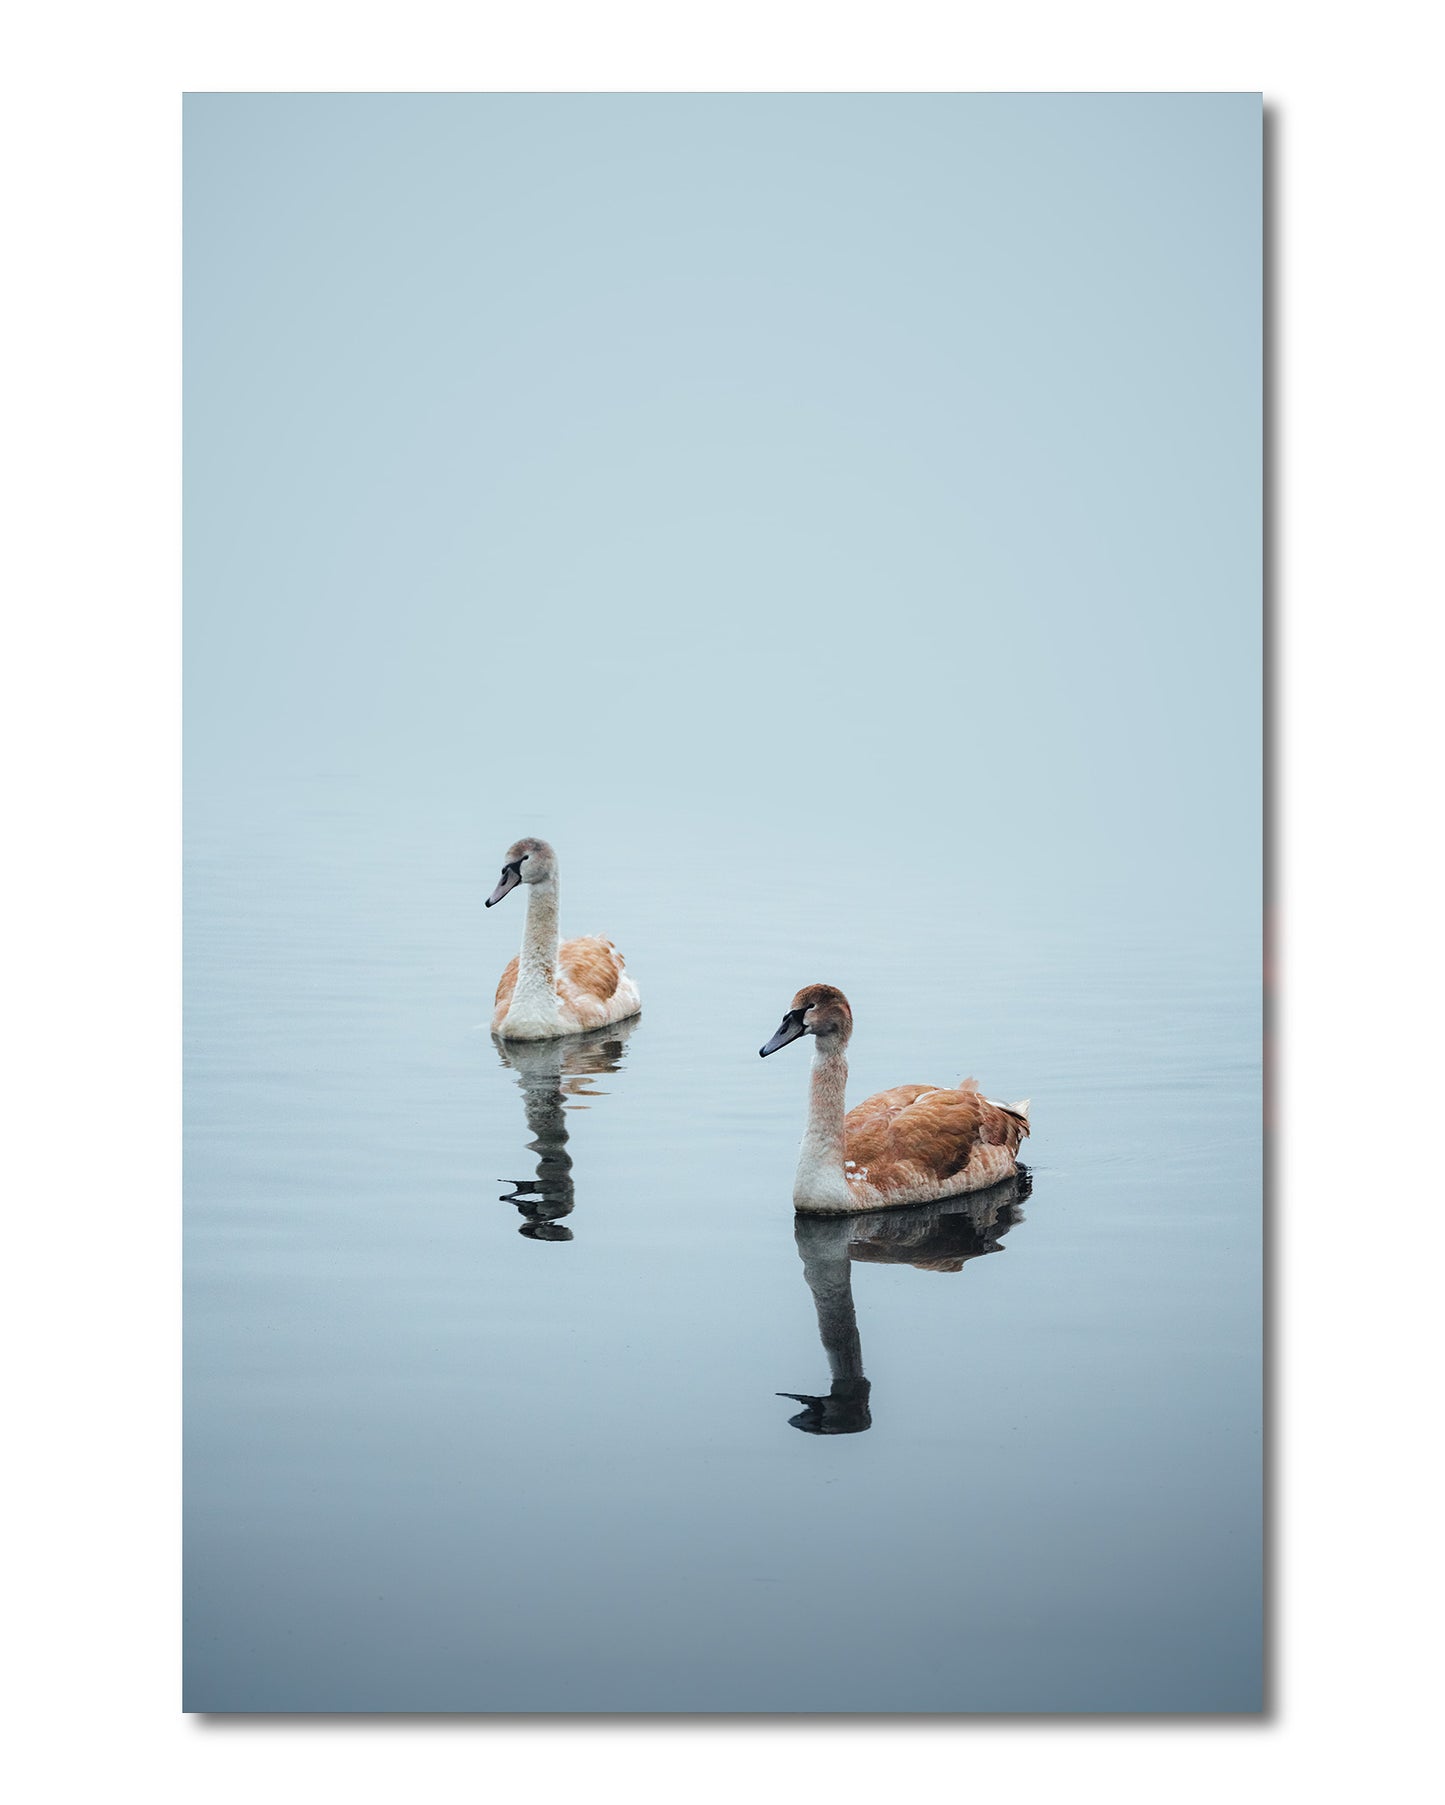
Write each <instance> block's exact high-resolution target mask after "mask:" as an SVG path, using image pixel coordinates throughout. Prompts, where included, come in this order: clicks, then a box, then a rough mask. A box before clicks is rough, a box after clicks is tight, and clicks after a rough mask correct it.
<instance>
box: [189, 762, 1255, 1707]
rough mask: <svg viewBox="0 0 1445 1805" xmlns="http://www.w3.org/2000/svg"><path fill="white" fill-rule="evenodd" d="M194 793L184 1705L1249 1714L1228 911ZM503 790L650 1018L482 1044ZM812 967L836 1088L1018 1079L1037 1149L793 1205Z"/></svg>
mask: <svg viewBox="0 0 1445 1805" xmlns="http://www.w3.org/2000/svg"><path fill="white" fill-rule="evenodd" d="M196 813H197V819H196V823H195V825H194V826H193V828H192V831H191V833H190V837H189V846H190V859H189V870H188V880H187V881H188V896H187V920H188V927H187V987H188V1056H187V1192H186V1283H187V1313H186V1322H187V1356H186V1415H187V1484H186V1523H187V1582H186V1602H187V1625H186V1705H187V1708H188V1709H191V1710H201V1711H242V1712H256V1711H275V1710H287V1711H447V1712H470V1711H495V1712H511V1711H528V1712H539V1711H540V1712H547V1711H560V1712H573V1711H630V1712H649V1711H659V1712H687V1711H739V1712H741V1711H772V1712H820V1711H822V1712H827V1711H847V1712H869V1711H878V1712H956V1711H965V1712H996V1711H1009V1712H1018V1711H1048V1712H1062V1711H1147V1712H1166V1711H1248V1710H1254V1709H1257V1708H1258V1707H1259V1703H1260V1616H1261V1579H1260V1534H1261V1531H1260V1518H1261V1512H1260V1468H1261V1440H1260V1394H1261V1379H1260V1372H1261V1330H1260V1265H1261V1261H1260V1247H1261V1230H1260V1189H1261V1186H1260V1154H1259V1134H1258V1114H1259V1061H1258V1043H1259V1009H1258V968H1257V953H1256V948H1255V947H1254V945H1253V944H1237V945H1231V944H1229V943H1228V941H1227V937H1226V936H1224V935H1223V934H1222V933H1221V934H1219V935H1214V934H1212V933H1211V931H1210V927H1209V923H1208V921H1207V918H1206V919H1205V920H1203V921H1201V922H1199V923H1197V924H1196V925H1195V926H1194V927H1193V928H1191V929H1190V930H1189V931H1188V932H1187V933H1183V932H1180V931H1179V930H1178V928H1177V926H1173V925H1168V924H1170V923H1173V922H1175V920H1176V916H1175V914H1174V912H1172V911H1171V910H1170V909H1169V908H1168V907H1164V908H1161V907H1160V906H1159V905H1158V903H1157V901H1151V903H1150V904H1149V905H1148V906H1143V905H1138V906H1136V903H1135V899H1131V898H1128V897H1122V898H1121V897H1113V898H1109V897H1103V898H1099V897H1095V898H1092V899H1091V900H1090V901H1089V902H1088V904H1087V906H1083V905H1081V904H1080V902H1079V900H1078V899H1077V898H1074V897H1071V896H1070V894H1069V887H1068V884H1067V882H1061V883H1060V885H1059V886H1058V888H1057V890H1055V891H1054V892H1053V893H1051V894H1049V895H1047V896H1038V895H1030V896H1022V895H1012V894H1010V892H1009V886H1008V884H1007V882H1006V881H1005V882H1002V883H1001V882H1000V881H999V879H998V874H997V873H996V872H995V873H991V874H989V877H988V881H986V882H984V881H976V880H975V879H973V878H972V877H970V876H968V874H967V873H966V872H964V870H963V868H962V864H961V863H960V868H959V870H957V871H950V870H949V869H947V868H942V867H935V868H934V869H932V870H924V871H918V870H916V869H912V870H910V872H909V875H908V876H907V877H906V878H904V877H901V876H894V875H891V874H890V872H889V871H888V870H887V869H886V868H885V867H880V868H878V869H870V868H869V864H868V862H867V861H864V862H863V863H862V864H859V863H858V862H857V861H854V860H845V859H839V860H838V861H836V862H835V863H830V862H829V861H828V860H827V859H826V858H818V859H797V860H793V859H790V858H789V856H788V852H787V842H786V839H785V838H781V837H780V838H777V839H773V840H769V839H766V838H764V839H762V840H761V841H759V840H758V839H757V838H756V837H755V836H751V835H750V834H749V833H748V831H747V829H746V825H745V824H744V826H742V827H730V826H728V825H727V824H718V823H708V822H700V821H696V820H693V821H674V820H666V821H663V820H659V821H658V823H657V824H656V828H655V831H654V832H652V833H644V834H642V835H640V836H639V835H638V834H637V833H635V832H630V833H629V834H628V836H626V838H627V843H626V844H619V843H618V841H617V839H616V838H615V837H614V836H612V835H611V834H609V831H608V824H607V822H606V821H605V820H603V819H597V818H595V817H594V816H593V815H591V814H589V813H588V812H587V811H586V810H585V809H582V808H580V807H579V808H577V809H576V810H575V811H574V812H572V813H567V812H565V811H563V812H561V813H558V814H554V815H553V816H552V817H551V818H550V819H547V820H540V821H539V820H520V819H514V818H513V817H512V816H511V814H508V813H504V812H502V811H500V810H499V809H497V808H496V807H495V806H492V805H489V804H488V803H487V802H486V800H485V799H482V801H481V803H480V804H479V805H477V806H472V805H471V803H470V802H468V804H467V805H465V806H463V805H462V804H460V803H457V802H455V801H450V802H442V803H438V804H430V803H429V804H428V805H427V806H425V807H419V806H418V805H417V803H416V801H415V799H414V798H405V799H396V798H390V799H385V800H383V799H379V798H377V797H375V796H369V795H365V794H362V793H360V792H359V791H358V790H357V788H356V787H355V786H354V785H347V784H346V783H342V782H337V783H314V784H311V785H309V786H295V787H280V786H278V787H277V788H276V789H275V790H274V792H272V793H264V794H260V795H257V796H252V797H248V798H244V799H240V800H238V799H236V798H228V799H226V800H225V801H224V802H215V801H211V800H207V801H205V802H204V805H203V806H201V807H199V808H198V809H197V811H196ZM524 832H540V833H545V834H546V835H547V836H548V837H549V838H551V839H553V840H554V842H555V843H556V845H557V848H558V852H559V857H560V862H561V875H562V926H563V932H564V933H584V932H603V933H607V934H609V935H611V936H613V937H614V938H615V939H616V940H617V941H618V944H619V945H620V947H621V948H622V950H623V951H624V953H625V954H626V955H627V958H628V963H629V967H630V969H631V970H632V971H633V972H634V974H635V975H636V977H637V979H638V982H639V985H640V987H641V989H642V994H643V999H644V1011H643V1014H642V1016H641V1018H640V1019H639V1020H638V1021H637V1022H636V1023H635V1024H624V1025H623V1026H621V1027H619V1028H617V1029H613V1030H607V1031H603V1032H602V1033H600V1034H597V1035H593V1036H588V1037H586V1038H585V1039H579V1040H575V1041H568V1042H559V1043H553V1044H551V1045H548V1046H543V1047H535V1048H514V1049H512V1050H509V1051H506V1052H503V1051H501V1050H500V1049H499V1048H498V1046H497V1045H496V1043H494V1042H493V1040H492V1038H491V1035H490V1032H489V1030H488V1026H487V1023H488V1017H489V1011H490V999H491V993H492V989H493V987H494V985H495V982H496V978H497V976H498V974H499V973H500V971H501V968H502V966H503V965H504V963H505V962H506V960H507V959H508V958H509V957H510V956H511V954H512V953H513V952H514V951H515V950H516V946H517V944H518V941H519V939H520V935H521V928H522V915H523V900H522V899H521V898H514V899H511V900H509V901H508V902H506V903H505V904H504V905H503V906H501V907H500V908H498V909H496V910H493V911H492V912H491V913H490V914H487V913H486V912H484V911H483V909H482V899H483V897H484V896H485V895H486V893H487V891H488V890H489V889H490V886H491V884H492V883H493V882H494V880H495V867H496V866H497V864H498V862H499V859H500V854H501V852H502V850H503V848H504V847H505V846H506V845H507V844H508V843H509V842H510V841H511V840H512V839H513V838H514V837H516V835H517V834H519V833H524ZM814 980H823V981H827V982H832V983H837V984H840V985H841V986H842V987H843V988H844V989H845V990H846V991H847V992H848V994H849V997H850V999H851V1001H852V1003H853V1007H854V1012H855V1016H856V1022H857V1025H856V1031H855V1035H854V1040H853V1045H852V1049H851V1066H852V1078H851V1092H850V1094H851V1096H852V1098H853V1099H854V1100H857V1099H858V1098H861V1097H862V1096H864V1095H866V1094H867V1093H868V1092H869V1091H872V1090H876V1089H879V1088H881V1087H883V1086H884V1085H887V1084H893V1083H902V1082H909V1081H934V1082H949V1081H952V1080H956V1079H957V1078H959V1077H961V1076H964V1075H966V1074H968V1073H976V1075H977V1076H978V1078H979V1079H980V1081H981V1082H982V1083H983V1084H984V1086H985V1088H986V1089H988V1091H989V1092H990V1094H993V1095H1001V1096H1008V1097H1013V1096H1023V1095H1031V1096H1032V1098H1033V1111H1034V1123H1035V1132H1034V1135H1033V1138H1032V1140H1031V1141H1030V1142H1029V1143H1027V1145H1026V1154H1027V1157H1028V1162H1029V1166H1030V1178H1029V1179H1027V1180H1025V1181H1023V1182H1022V1183H1020V1184H1018V1185H1015V1186H1010V1187H1006V1188H1000V1190H999V1191H996V1192H993V1193H989V1194H987V1195H986V1196H983V1197H976V1198H971V1199H962V1200H956V1201H955V1202H953V1203H950V1204H949V1205H947V1206H945V1207H942V1208H934V1209H923V1210H917V1211H906V1212H893V1213H883V1214H880V1215H874V1216H868V1217H864V1218H860V1219H858V1220H856V1221H850V1222H842V1223H839V1222H834V1221H817V1220H814V1221H808V1220H806V1219H801V1218H800V1219H796V1220H795V1217H794V1214H793V1210H792V1206H791V1202H790V1192H791V1180H792V1169H793V1162H794V1157H795V1153H796V1147H797V1141H798V1137H799V1133H800V1130H801V1126H802V1115H803V1107H804V1097H805V1090H806V1065H807V1053H806V1049H803V1048H798V1049H790V1050H788V1051H785V1052H784V1053H782V1054H780V1055H779V1056H778V1057H777V1058H775V1059H770V1060H767V1061H761V1060H759V1058H758V1056H757V1048H758V1047H759V1045H760V1044H761V1043H762V1041H763V1040H764V1039H765V1038H766V1036H767V1035H768V1034H769V1033H770V1032H771V1030H772V1029H773V1028H774V1027H775V1026H776V1023H777V1020H778V1017H779V1014H780V1012H781V1010H782V1009H783V1008H784V1007H785V1006H786V1004H787V1001H788V999H789V998H790V997H791V995H792V993H793V991H794V990H795V989H796V988H798V986H799V985H801V984H803V983H806V982H810V981H814Z"/></svg>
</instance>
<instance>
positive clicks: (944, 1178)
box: [843, 1078, 1029, 1196]
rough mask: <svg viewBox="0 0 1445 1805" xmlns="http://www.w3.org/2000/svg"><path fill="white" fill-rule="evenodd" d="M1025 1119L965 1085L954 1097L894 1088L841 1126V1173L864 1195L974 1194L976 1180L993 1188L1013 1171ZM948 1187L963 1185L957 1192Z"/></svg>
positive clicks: (937, 1089) (916, 1087) (933, 1089)
mask: <svg viewBox="0 0 1445 1805" xmlns="http://www.w3.org/2000/svg"><path fill="white" fill-rule="evenodd" d="M1028 1131H1029V1122H1028V1117H1027V1116H1026V1115H1025V1114H1023V1113H1022V1112H1021V1111H1020V1110H1018V1109H1016V1108H1012V1107H1010V1106H1008V1105H1006V1104H1002V1103H990V1102H989V1100H988V1099H987V1098H986V1097H984V1096H982V1095H980V1093H979V1089H978V1086H977V1084H976V1083H975V1082H974V1081H973V1079H972V1078H967V1079H965V1080H964V1082H963V1083H962V1084H961V1085H959V1086H958V1087H957V1088H956V1089H953V1090H949V1089H945V1088H944V1087H943V1086H941V1085H933V1084H899V1085H895V1086H894V1088H893V1089H892V1090H886V1091H879V1092H878V1093H877V1094H876V1095H875V1096H872V1097H868V1098H865V1099H864V1101H863V1102H862V1103H858V1104H855V1105H854V1107H853V1108H852V1109H850V1110H849V1111H848V1114H847V1115H846V1116H845V1117H844V1120H843V1137H844V1139H843V1158H844V1162H845V1171H846V1170H847V1167H848V1164H849V1163H851V1166H852V1171H849V1172H848V1176H849V1177H850V1178H851V1177H852V1176H853V1174H854V1172H856V1173H857V1175H858V1177H859V1179H860V1180H861V1181H863V1182H865V1183H866V1184H867V1185H868V1187H869V1189H870V1190H875V1191H879V1192H884V1193H889V1192H895V1191H900V1190H904V1191H909V1192H912V1191H916V1190H924V1189H933V1187H935V1186H938V1185H948V1186H949V1189H948V1190H938V1191H936V1193H935V1194H936V1195H937V1196H948V1195H949V1193H950V1191H952V1190H960V1191H962V1190H974V1189H976V1188H977V1187H978V1184H979V1182H980V1180H982V1182H983V1183H985V1184H997V1183H998V1181H999V1179H1001V1178H1006V1177H1007V1176H1008V1174H1009V1173H1011V1172H1012V1171H1014V1170H1015V1157H1016V1155H1017V1153H1018V1150H1019V1143H1020V1142H1021V1141H1022V1140H1023V1138H1024V1136H1025V1135H1026V1134H1027V1133H1028ZM953 1179H962V1180H966V1181H967V1182H965V1183H960V1184H957V1185H953V1184H950V1182H949V1181H951V1180H953Z"/></svg>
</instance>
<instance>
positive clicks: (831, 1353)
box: [778, 1168, 1032, 1435]
mask: <svg viewBox="0 0 1445 1805" xmlns="http://www.w3.org/2000/svg"><path fill="white" fill-rule="evenodd" d="M1031 1188H1032V1187H1031V1183H1030V1179H1029V1175H1028V1173H1027V1172H1026V1171H1025V1170H1023V1169H1022V1168H1021V1169H1020V1170H1019V1171H1018V1172H1017V1173H1016V1174H1015V1175H1014V1176H1013V1177H1011V1178H1007V1179H1005V1180H1004V1182H1003V1183H1002V1184H997V1185H992V1186H990V1187H989V1189H988V1190H986V1191H970V1192H968V1193H966V1194H965V1195H964V1196H962V1197H948V1198H945V1199H944V1200H943V1201H942V1202H941V1203H931V1204H920V1205H917V1206H915V1207H914V1208H912V1209H903V1210H868V1211H865V1212H861V1213H860V1214H858V1215H856V1216H799V1217H798V1218H797V1220H796V1223H795V1225H794V1230H793V1233H794V1238H795V1239H796V1241H797V1243H798V1253H799V1255H800V1257H801V1258H802V1262H803V1277H804V1278H805V1279H806V1280H807V1281H808V1289H809V1290H810V1291H811V1292H812V1294H813V1303H814V1306H815V1307H816V1309H817V1312H818V1334H819V1337H820V1339H821V1340H822V1343H823V1351H824V1352H825V1353H826V1354H827V1356H828V1371H829V1373H830V1375H831V1377H832V1388H831V1389H830V1390H829V1392H828V1395H827V1396H826V1397H814V1396H810V1395H808V1394H807V1393H805V1392H798V1391H780V1392H779V1393H778V1396H779V1397H780V1398H791V1399H793V1401H794V1402H795V1403H798V1404H801V1405H802V1406H803V1408H802V1409H801V1410H800V1411H799V1412H798V1414H797V1415H796V1416H792V1417H789V1418H788V1421H789V1423H791V1425H792V1426H793V1428H794V1429H801V1430H802V1431H803V1432H804V1434H806V1435H859V1434H861V1433H862V1432H863V1430H865V1429H870V1428H871V1427H872V1426H873V1413H872V1409H871V1406H870V1394H871V1390H872V1387H871V1386H870V1384H869V1382H868V1379H867V1377H866V1376H865V1374H864V1371H863V1347H862V1343H861V1341H860V1340H859V1336H858V1317H857V1313H856V1311H855V1310H854V1307H853V1262H854V1261H855V1260H861V1261H864V1262H866V1263H868V1264H870V1265H875V1266H916V1267H918V1268H919V1270H920V1271H923V1272H961V1271H962V1270H963V1267H964V1265H965V1264H966V1262H967V1261H969V1260H975V1259H977V1258H978V1257H979V1256H980V1255H981V1254H986V1253H1002V1252H1003V1249H1002V1248H1001V1247H1000V1246H999V1242H1000V1241H1001V1240H1002V1239H1003V1237H1004V1236H1005V1235H1006V1234H1007V1233H1008V1232H1009V1230H1010V1229H1011V1228H1012V1227H1013V1226H1014V1224H1015V1223H1017V1222H1022V1220H1023V1209H1022V1207H1021V1206H1022V1204H1023V1200H1024V1198H1026V1197H1027V1196H1028V1194H1029V1191H1030V1189H1031Z"/></svg>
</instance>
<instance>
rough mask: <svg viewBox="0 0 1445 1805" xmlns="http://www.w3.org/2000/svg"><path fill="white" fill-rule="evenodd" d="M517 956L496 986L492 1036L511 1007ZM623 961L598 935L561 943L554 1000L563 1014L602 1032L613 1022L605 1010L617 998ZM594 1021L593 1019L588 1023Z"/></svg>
mask: <svg viewBox="0 0 1445 1805" xmlns="http://www.w3.org/2000/svg"><path fill="white" fill-rule="evenodd" d="M520 964H521V957H520V955H519V954H515V953H514V954H513V956H512V958H511V959H510V960H509V961H508V963H507V969H506V970H505V971H504V972H503V973H502V976H501V978H500V980H499V981H498V984H497V994H496V998H495V999H494V1007H493V1009H492V1032H493V1033H494V1034H495V1033H496V1032H497V1030H498V1029H499V1028H500V1027H501V1025H502V1023H503V1022H504V1021H505V1020H506V1019H507V1011H508V1009H510V1008H511V1006H512V992H513V991H514V990H515V989H516V988H517V970H518V967H519V966H520ZM626 970H627V961H626V960H625V959H624V958H623V957H622V954H621V953H619V952H618V950H617V948H616V947H615V946H614V945H613V944H612V942H611V941H610V940H604V939H602V937H601V936H600V935H598V934H579V935H578V936H577V937H576V939H575V940H564V941H563V942H562V944H561V945H560V946H559V947H558V948H557V968H556V975H557V999H558V1002H559V1003H560V1004H561V1005H562V1007H563V1008H564V1009H566V1010H567V1012H568V1013H569V1014H570V1015H572V1016H574V1017H575V1018H576V1019H577V1021H578V1022H579V1023H581V1024H582V1025H583V1026H584V1027H586V1028H603V1027H606V1026H607V1024H608V1023H609V1022H611V1021H613V1020H615V1019H616V1018H615V1017H614V1016H613V1015H612V1014H610V1013H609V1008H608V1006H609V1005H610V1003H611V1002H612V999H613V997H615V996H616V994H617V987H618V985H619V984H620V983H621V982H622V974H623V973H624V972H625V971H626ZM592 1017H595V1020H594V1019H590V1018H592Z"/></svg>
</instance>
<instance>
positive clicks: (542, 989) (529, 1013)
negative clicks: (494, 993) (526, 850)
mask: <svg viewBox="0 0 1445 1805" xmlns="http://www.w3.org/2000/svg"><path fill="white" fill-rule="evenodd" d="M557 945H558V940H557V880H556V878H555V877H549V878H545V879H544V880H543V881H542V882H541V883H539V884H528V885H527V919H526V922H525V924H524V926H523V928H522V952H521V956H520V958H519V959H518V961H517V985H516V989H515V990H514V991H513V992H512V1006H511V1009H510V1010H509V1011H508V1019H509V1020H512V1021H519V1020H527V1019H531V1018H533V1017H537V1018H539V1019H544V1020H549V1019H551V1017H552V1016H554V1015H555V1014H556V1012H557Z"/></svg>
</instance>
